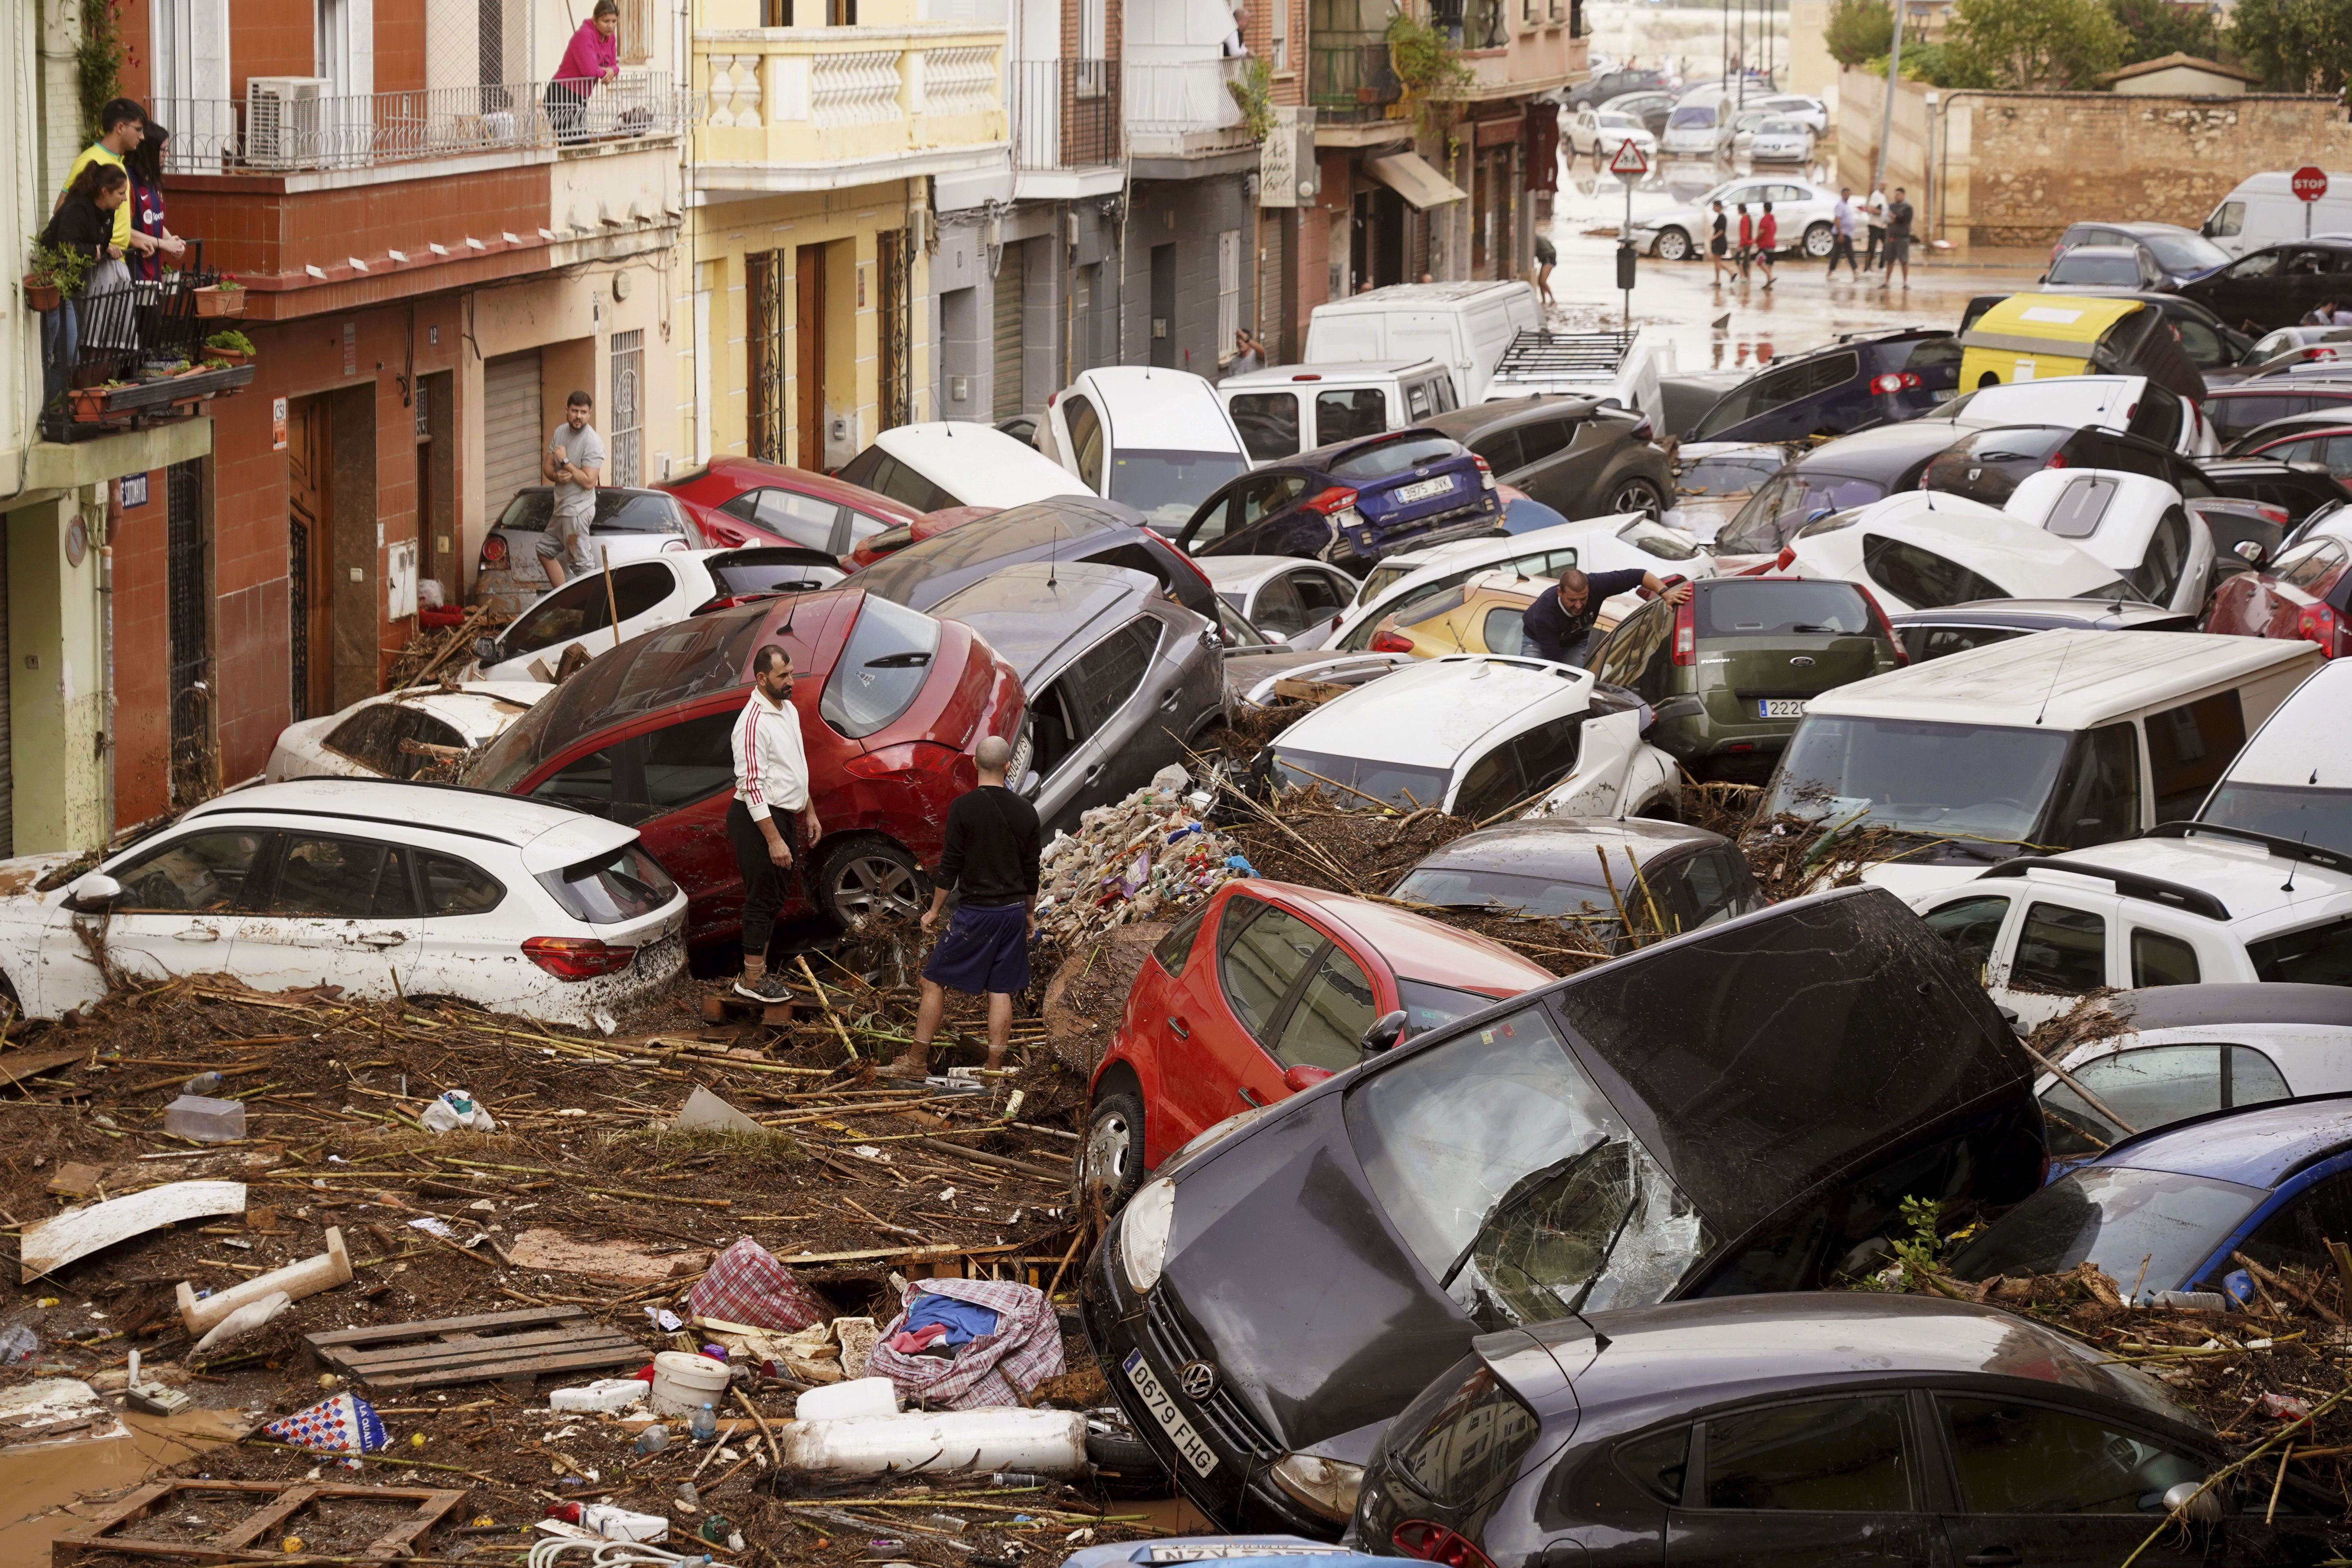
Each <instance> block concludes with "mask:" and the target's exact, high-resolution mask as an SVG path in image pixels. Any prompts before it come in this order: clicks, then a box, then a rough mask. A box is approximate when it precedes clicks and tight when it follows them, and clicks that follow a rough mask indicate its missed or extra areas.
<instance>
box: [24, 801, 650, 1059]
mask: <svg viewBox="0 0 2352 1568" xmlns="http://www.w3.org/2000/svg"><path fill="white" fill-rule="evenodd" d="M459 824H462V825H463V826H458V825H459ZM73 859H74V857H73V856H72V855H71V854H69V853H58V854H51V855H33V856H26V857H24V858H18V859H15V860H10V861H7V862H5V867H0V885H5V886H7V887H12V888H21V889H26V890H25V891H22V892H17V893H12V894H9V895H6V896H5V897H0V982H4V983H5V985H6V987H7V989H8V993H9V995H10V999H11V1000H12V1001H14V1002H15V1003H16V1005H17V1006H18V1007H19V1009H20V1010H21V1011H22V1012H23V1013H24V1014H25V1016H28V1017H35V1018H54V1017H56V1016H58V1015H59V1014H61V1013H64V1012H65V1011H67V1010H68V1009H69V1008H73V1007H80V1006H87V1005H89V1004H90V1003H92V1002H95V1001H97V1000H98V999H99V998H100V997H101V996H103V995H105V994H106V993H107V990H108V984H107V981H106V978H105V977H104V976H103V975H101V974H100V973H99V969H98V965H97V963H96V960H95V958H94V956H93V955H94V954H98V953H103V954H105V955H106V957H107V959H108V961H109V962H110V963H111V964H113V965H114V966H115V967H116V968H117V969H118V970H120V971H121V973H123V974H124V975H126V976H128V977H129V978H130V979H131V980H132V981H134V982H150V983H152V982H155V981H160V980H163V979H165V978H168V977H170V976H173V975H178V974H191V973H225V974H229V975H232V976H234V977H236V979H237V980H239V981H241V982H243V983H244V984H247V985H249V986H251V987H253V988H254V989H255V990H257V991H281V990H286V989H289V988H290V987H296V986H305V985H318V984H329V985H339V986H341V987H342V988H343V990H344V992H345V993H346V994H350V995H352V996H354V997H359V998H374V997H391V996H395V995H406V996H421V995H441V996H456V997H458V998H461V999H463V1000H465V1001H467V1002H473V1003H477V1004H479V1005H482V1006H485V1007H490V1008H495V1009H498V1010H499V1011H504V1012H512V1013H518V1014H522V1015H525V1016H530V1017H533V1018H541V1019H545V1020H550V1021H554V1022H561V1023H563V1024H567V1025H571V1026H575V1027H576V1026H591V1025H593V1023H594V1016H595V1015H596V1014H597V1013H598V1012H600V1011H610V1010H611V1009H613V1008H615V1007H618V1006H621V1005H626V1004H627V1003H629V1002H631V1001H633V1000H635V998H637V997H639V996H641V995H643V994H646V993H647V992H650V991H652V990H654V989H656V988H657V987H659V986H662V985H665V984H667V983H668V982H669V980H670V979H671V978H672V977H673V976H674V975H676V974H677V972H678V971H679V970H680V969H682V968H683V967H684V966H685V963H686V939H685V934H684V927H685V923H686V895H685V893H683V892H681V891H680V890H679V889H678V887H677V884H676V883H675V882H673V881H671V880H670V879H669V875H668V873H667V872H666V871H664V870H663V869H662V868H661V867H660V865H659V864H657V863H656V861H655V859H654V858H653V857H652V856H651V855H649V854H647V853H646V850H645V849H644V847H642V846H640V845H639V844H638V842H637V833H636V829H635V828H634V827H627V826H622V825H621V824H619V823H616V822H608V821H606V820H605V819H604V818H603V817H599V816H589V815H587V814H586V813H584V812H578V811H572V810H570V809H569V808H567V807H564V806H560V805H550V804H549V803H547V802H545V801H538V800H529V799H523V798H520V797H518V796H515V795H490V794H486V793H483V792H481V791H478V790H460V789H457V788H454V787H451V786H447V785H438V784H398V783H394V782H392V781H390V780H374V779H329V778H313V779H302V780H298V781H296V782H295V783H292V784H257V785H256V786H255V787H253V788H251V789H244V790H236V791H234V792H232V793H230V794H228V795H219V796H216V797H215V798H214V799H212V800H208V801H206V802H205V803H204V804H203V805H198V806H195V807H194V808H193V809H192V810H190V811H188V812H187V813H186V814H185V815H184V816H181V818H180V819H179V820H178V821H177V822H174V823H173V825H172V826H170V827H168V828H165V829H164V830H163V831H162V832H160V833H157V834H155V835H153V836H152V837H147V838H144V839H142V840H140V841H139V842H138V843H136V844H134V845H132V846H131V847H129V848H127V849H124V850H122V851H121V852H120V853H118V854H115V855H112V856H110V857H108V858H106V859H105V860H103V861H101V862H100V864H99V865H98V866H97V868H94V869H92V870H89V871H87V872H84V873H83V874H82V875H80V876H79V877H76V878H74V879H71V880H70V881H68V882H66V883H65V885H64V886H62V887H58V888H56V889H50V890H48V891H40V890H37V888H36V882H37V879H39V878H41V877H43V876H46V875H47V874H48V873H50V872H52V871H55V870H57V869H58V868H60V867H63V866H66V865H68V864H70V863H71V862H72V860H73ZM85 933H86V934H87V937H88V938H89V940H85Z"/></svg>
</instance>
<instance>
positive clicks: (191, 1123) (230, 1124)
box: [163, 1094, 245, 1143]
mask: <svg viewBox="0 0 2352 1568" xmlns="http://www.w3.org/2000/svg"><path fill="white" fill-rule="evenodd" d="M163 1131H166V1132H168V1133H170V1134H171V1135H172V1136H173V1137H174V1138H185V1139H187V1140H188V1141H189V1142H193V1143H233V1142H236V1140H238V1139H240V1138H242V1137H244V1136H245V1101H243V1100H207V1099H205V1097H204V1096H203V1095H201V1094H184V1095H182V1096H180V1098H179V1099H177V1100H173V1101H172V1103H171V1104H169V1105H167V1106H165V1107H164V1108H163Z"/></svg>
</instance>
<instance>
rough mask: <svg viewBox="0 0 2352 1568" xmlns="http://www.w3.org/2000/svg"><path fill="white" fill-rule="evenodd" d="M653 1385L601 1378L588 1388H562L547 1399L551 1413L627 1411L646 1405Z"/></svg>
mask: <svg viewBox="0 0 2352 1568" xmlns="http://www.w3.org/2000/svg"><path fill="white" fill-rule="evenodd" d="M650 1386H651V1385H650V1384H646V1382H644V1381H643V1380H642V1379H639V1378H634V1377H600V1378H598V1379H597V1380H596V1381H595V1382H593V1383H592V1384H588V1385H587V1386H586V1387H584V1388H559V1389H557V1390H556V1391H555V1392H554V1393H552V1394H549V1395H548V1396H547V1407H548V1408H549V1409H550V1410H626V1409H628V1408H629V1407H630V1406H631V1405H639V1404H642V1403H644V1401H645V1397H646V1391H647V1389H648V1388H649V1387H650Z"/></svg>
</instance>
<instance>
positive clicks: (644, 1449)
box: [636, 1421, 669, 1454]
mask: <svg viewBox="0 0 2352 1568" xmlns="http://www.w3.org/2000/svg"><path fill="white" fill-rule="evenodd" d="M636 1447H637V1452H638V1453H640V1454H658V1453H660V1452H661V1451H662V1450H663V1449H664V1448H667V1447H669V1428H668V1427H667V1426H663V1425H662V1424H661V1423H660V1422H658V1421H656V1422H655V1423H654V1424H653V1425H652V1426H648V1427H646V1429H645V1430H644V1431H642V1432H640V1433H638V1434H637V1444H636Z"/></svg>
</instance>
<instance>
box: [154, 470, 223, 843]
mask: <svg viewBox="0 0 2352 1568" xmlns="http://www.w3.org/2000/svg"><path fill="white" fill-rule="evenodd" d="M205 553H206V552H205V465H204V459H203V458H189V459H188V460H187V461H185V462H182V463H174V464H173V465H172V466H171V467H170V468H166V469H164V470H163V566H164V579H163V594H164V605H165V611H166V615H165V634H166V636H167V637H169V638H170V645H169V647H168V649H167V653H166V659H167V665H166V668H167V680H166V685H165V689H166V692H167V693H168V700H169V702H170V705H171V737H172V765H171V779H172V804H173V805H175V806H179V807H181V808H182V809H185V808H186V807H188V806H190V805H194V804H195V803H196V802H197V801H200V800H203V799H205V797H207V796H209V795H212V794H213V793H214V792H215V790H217V789H218V788H219V784H218V781H217V780H216V779H215V778H214V776H213V771H214V770H213V765H212V764H213V759H214V755H215V753H214V751H213V747H212V743H211V742H212V702H211V700H210V693H211V691H212V675H211V668H212V626H211V619H212V603H213V595H212V587H211V581H212V574H211V573H210V572H209V571H208V570H207V569H206V567H207V563H206V561H205Z"/></svg>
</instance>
